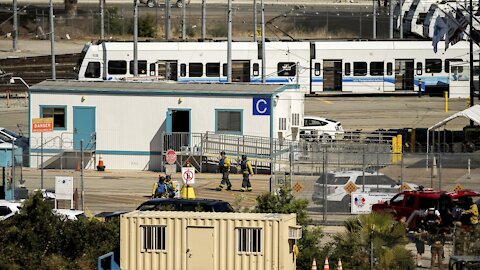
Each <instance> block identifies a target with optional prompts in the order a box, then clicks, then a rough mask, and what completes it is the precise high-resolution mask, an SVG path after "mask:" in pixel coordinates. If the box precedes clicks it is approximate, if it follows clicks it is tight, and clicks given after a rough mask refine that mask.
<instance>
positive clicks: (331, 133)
mask: <svg viewBox="0 0 480 270" xmlns="http://www.w3.org/2000/svg"><path fill="white" fill-rule="evenodd" d="M343 133H344V131H343V127H342V124H341V123H340V122H338V121H335V120H331V119H326V118H322V117H316V116H304V117H303V127H301V128H300V138H304V139H306V140H321V141H325V140H338V139H341V137H342V136H343Z"/></svg>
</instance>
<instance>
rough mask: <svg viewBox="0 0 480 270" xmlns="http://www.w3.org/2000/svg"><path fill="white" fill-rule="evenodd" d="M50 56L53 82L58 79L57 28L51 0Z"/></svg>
mask: <svg viewBox="0 0 480 270" xmlns="http://www.w3.org/2000/svg"><path fill="white" fill-rule="evenodd" d="M50 54H51V58H52V80H56V79H57V72H56V71H55V26H54V25H53V2H52V0H50Z"/></svg>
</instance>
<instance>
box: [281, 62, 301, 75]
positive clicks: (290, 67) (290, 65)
mask: <svg viewBox="0 0 480 270" xmlns="http://www.w3.org/2000/svg"><path fill="white" fill-rule="evenodd" d="M296 74H297V69H296V64H295V62H280V63H278V64H277V75H278V76H295V75H296Z"/></svg>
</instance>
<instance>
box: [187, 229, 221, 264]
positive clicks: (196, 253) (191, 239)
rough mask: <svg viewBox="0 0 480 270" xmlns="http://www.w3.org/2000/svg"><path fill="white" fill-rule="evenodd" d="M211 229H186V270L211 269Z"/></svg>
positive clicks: (212, 258)
mask: <svg viewBox="0 0 480 270" xmlns="http://www.w3.org/2000/svg"><path fill="white" fill-rule="evenodd" d="M213 241H214V239H213V228H209V227H207V228H205V227H188V228H187V270H198V269H213V263H214V254H215V253H214V250H213V243H214V242H213Z"/></svg>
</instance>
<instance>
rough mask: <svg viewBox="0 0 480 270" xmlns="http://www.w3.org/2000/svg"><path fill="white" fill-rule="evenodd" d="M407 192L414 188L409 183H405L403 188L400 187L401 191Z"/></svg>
mask: <svg viewBox="0 0 480 270" xmlns="http://www.w3.org/2000/svg"><path fill="white" fill-rule="evenodd" d="M407 190H412V188H411V187H410V186H409V185H408V184H407V183H403V185H402V187H400V191H407Z"/></svg>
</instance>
